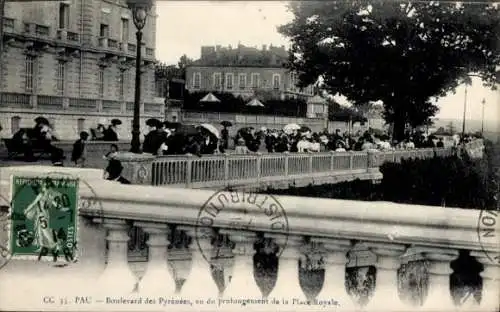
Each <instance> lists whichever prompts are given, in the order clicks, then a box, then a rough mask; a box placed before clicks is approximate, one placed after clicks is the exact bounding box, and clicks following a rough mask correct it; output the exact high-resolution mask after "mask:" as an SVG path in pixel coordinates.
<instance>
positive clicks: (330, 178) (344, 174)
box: [119, 148, 454, 190]
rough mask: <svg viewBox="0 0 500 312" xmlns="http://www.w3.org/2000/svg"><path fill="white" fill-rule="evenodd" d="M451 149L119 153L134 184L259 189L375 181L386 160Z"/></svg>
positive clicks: (442, 154)
mask: <svg viewBox="0 0 500 312" xmlns="http://www.w3.org/2000/svg"><path fill="white" fill-rule="evenodd" d="M453 153H454V150H453V149H451V148H424V149H413V150H391V151H376V150H373V151H371V150H370V151H368V152H366V151H361V152H354V151H350V152H321V153H270V154H262V153H257V154H249V155H236V154H222V155H203V156H202V157H197V156H185V155H182V156H162V157H156V158H155V157H153V156H148V155H144V154H143V155H139V156H138V155H134V154H122V155H120V156H119V159H120V160H121V161H122V163H123V164H124V167H125V173H124V175H125V176H126V177H127V178H128V179H129V180H131V181H132V183H133V184H152V185H156V186H161V185H168V186H179V187H188V188H223V187H229V188H240V187H244V188H245V189H247V190H248V189H259V188H265V187H266V186H271V185H272V186H273V187H274V188H277V187H278V188H279V187H285V188H286V187H289V185H291V184H293V185H295V186H303V185H308V184H311V183H312V184H322V183H335V182H341V181H350V180H354V179H361V180H363V179H364V180H379V179H381V178H382V175H381V173H380V171H379V167H380V166H381V165H382V164H383V163H384V162H386V161H390V162H400V161H401V160H402V159H409V158H432V157H445V156H450V155H452V154H453Z"/></svg>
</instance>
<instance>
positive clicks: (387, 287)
mask: <svg viewBox="0 0 500 312" xmlns="http://www.w3.org/2000/svg"><path fill="white" fill-rule="evenodd" d="M368 246H369V248H370V250H371V251H372V252H373V253H374V254H375V255H376V256H377V262H376V263H375V267H376V269H377V277H376V280H375V291H374V294H373V297H372V298H371V300H370V302H369V303H368V309H369V310H372V309H373V310H383V309H384V307H387V306H388V305H389V306H390V307H391V309H394V310H398V311H400V310H403V308H404V307H405V305H404V304H403V303H402V302H401V300H400V299H399V294H398V269H399V267H400V266H401V262H400V256H401V255H402V254H403V253H404V250H405V246H404V245H399V244H390V243H370V244H368Z"/></svg>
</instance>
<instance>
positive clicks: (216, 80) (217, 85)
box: [214, 73, 221, 89]
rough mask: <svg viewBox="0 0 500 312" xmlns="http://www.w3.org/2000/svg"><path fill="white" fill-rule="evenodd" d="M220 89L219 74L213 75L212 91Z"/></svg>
mask: <svg viewBox="0 0 500 312" xmlns="http://www.w3.org/2000/svg"><path fill="white" fill-rule="evenodd" d="M220 87H221V73H214V89H220Z"/></svg>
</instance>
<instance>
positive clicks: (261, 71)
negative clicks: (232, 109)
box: [186, 45, 327, 116]
mask: <svg viewBox="0 0 500 312" xmlns="http://www.w3.org/2000/svg"><path fill="white" fill-rule="evenodd" d="M287 60H288V53H287V51H286V49H285V47H284V46H281V47H273V46H272V45H271V46H269V47H267V46H265V45H264V46H262V49H261V50H259V49H257V48H252V47H246V46H243V45H239V46H238V47H237V48H234V49H233V48H231V46H229V47H227V48H226V47H221V46H216V47H210V46H203V47H201V58H200V59H199V60H197V61H195V62H194V64H193V65H191V66H188V67H187V69H186V89H187V90H188V91H189V92H227V93H232V94H234V95H236V96H242V97H243V98H249V99H250V98H252V97H254V96H256V94H258V93H261V92H265V93H267V94H270V95H271V96H272V97H275V98H280V99H282V100H285V99H287V98H303V99H305V100H306V101H307V100H308V99H310V98H312V97H313V95H314V88H313V86H312V85H311V86H308V87H306V88H303V89H300V88H298V87H297V83H298V77H297V73H295V72H293V71H290V70H289V69H287V68H286V67H285V64H286V62H287ZM311 105H312V106H311V108H314V110H315V111H314V112H311V114H314V116H323V115H325V116H326V113H327V107H326V103H325V105H319V104H318V102H314V103H313V104H311ZM310 110H311V109H309V108H308V111H310Z"/></svg>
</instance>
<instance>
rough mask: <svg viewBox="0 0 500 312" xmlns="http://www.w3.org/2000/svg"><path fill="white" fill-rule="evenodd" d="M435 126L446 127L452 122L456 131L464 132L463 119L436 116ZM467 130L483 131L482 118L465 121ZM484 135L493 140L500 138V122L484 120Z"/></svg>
mask: <svg viewBox="0 0 500 312" xmlns="http://www.w3.org/2000/svg"><path fill="white" fill-rule="evenodd" d="M433 121H434V124H433V126H432V127H433V128H439V127H443V128H445V129H446V127H447V126H448V125H449V124H450V123H452V124H453V126H454V128H455V131H457V132H462V120H459V119H449V118H436V119H433ZM465 131H466V132H477V131H481V120H474V119H468V120H466V121H465ZM484 135H485V137H487V138H489V139H493V140H497V139H498V138H500V124H498V123H495V122H494V121H486V120H485V121H484Z"/></svg>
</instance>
